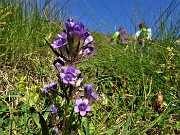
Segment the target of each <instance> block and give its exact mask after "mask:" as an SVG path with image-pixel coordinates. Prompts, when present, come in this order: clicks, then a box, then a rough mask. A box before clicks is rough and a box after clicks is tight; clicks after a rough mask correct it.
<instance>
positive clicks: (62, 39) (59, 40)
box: [51, 32, 67, 48]
mask: <svg viewBox="0 0 180 135" xmlns="http://www.w3.org/2000/svg"><path fill="white" fill-rule="evenodd" d="M66 44H67V34H66V33H65V32H62V35H59V34H58V35H57V37H56V39H55V41H54V43H53V44H51V46H52V47H53V48H61V47H63V46H65V45H66Z"/></svg>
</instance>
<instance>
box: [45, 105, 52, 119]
mask: <svg viewBox="0 0 180 135" xmlns="http://www.w3.org/2000/svg"><path fill="white" fill-rule="evenodd" d="M50 108H51V105H50V106H49V107H48V108H47V109H46V112H45V113H44V115H43V118H44V120H47V118H48V115H49V114H50Z"/></svg>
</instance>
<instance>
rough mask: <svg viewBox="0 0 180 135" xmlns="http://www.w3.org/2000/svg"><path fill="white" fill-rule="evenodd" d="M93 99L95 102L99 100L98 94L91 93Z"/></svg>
mask: <svg viewBox="0 0 180 135" xmlns="http://www.w3.org/2000/svg"><path fill="white" fill-rule="evenodd" d="M91 97H92V98H93V99H94V100H97V99H98V94H97V93H96V92H92V93H91Z"/></svg>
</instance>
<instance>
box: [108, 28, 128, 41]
mask: <svg viewBox="0 0 180 135" xmlns="http://www.w3.org/2000/svg"><path fill="white" fill-rule="evenodd" d="M114 40H116V42H117V44H119V43H122V44H128V33H127V31H126V30H125V29H124V28H123V27H122V26H121V27H120V28H119V29H118V31H117V32H116V33H114V35H113V36H112V38H111V42H112V41H114Z"/></svg>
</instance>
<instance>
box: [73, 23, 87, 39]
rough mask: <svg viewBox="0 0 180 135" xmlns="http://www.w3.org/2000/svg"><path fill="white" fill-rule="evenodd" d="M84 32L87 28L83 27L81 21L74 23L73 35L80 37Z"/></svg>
mask: <svg viewBox="0 0 180 135" xmlns="http://www.w3.org/2000/svg"><path fill="white" fill-rule="evenodd" d="M86 32H87V30H86V29H84V25H83V23H81V22H75V23H74V29H73V33H74V35H78V36H80V37H82V36H83V35H84V34H85V33H86Z"/></svg>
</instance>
